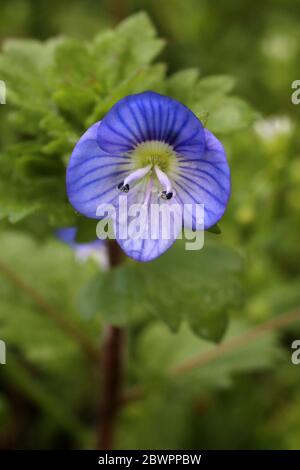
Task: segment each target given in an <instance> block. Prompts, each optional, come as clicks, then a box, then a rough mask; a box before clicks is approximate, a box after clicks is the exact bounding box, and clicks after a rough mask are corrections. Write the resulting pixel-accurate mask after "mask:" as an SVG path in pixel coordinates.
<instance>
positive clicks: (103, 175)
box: [67, 91, 230, 261]
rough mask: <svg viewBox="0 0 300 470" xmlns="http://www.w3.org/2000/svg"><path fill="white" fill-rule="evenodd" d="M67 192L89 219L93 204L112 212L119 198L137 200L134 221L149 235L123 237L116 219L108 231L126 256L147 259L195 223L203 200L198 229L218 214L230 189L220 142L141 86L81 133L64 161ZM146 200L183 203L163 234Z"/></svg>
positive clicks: (173, 105)
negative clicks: (142, 214) (140, 212)
mask: <svg viewBox="0 0 300 470" xmlns="http://www.w3.org/2000/svg"><path fill="white" fill-rule="evenodd" d="M67 193H68V197H69V200H70V202H71V204H72V205H73V207H74V208H75V209H76V210H77V211H78V212H80V213H81V214H83V215H85V216H87V217H90V218H96V219H97V218H98V219H100V218H101V216H99V210H97V209H98V208H99V206H101V205H106V204H110V205H112V206H113V207H115V208H116V211H118V210H120V196H123V198H126V201H127V202H128V206H131V205H133V204H135V203H140V204H142V205H143V207H145V208H146V219H145V220H144V222H145V223H144V224H142V225H143V227H146V226H147V228H148V225H152V228H154V231H155V230H156V235H157V236H156V237H151V238H149V237H144V238H139V239H137V238H136V237H131V236H130V235H129V236H127V238H124V237H123V236H120V234H119V230H118V229H119V228H120V226H119V225H120V224H119V225H118V222H116V220H117V218H115V219H114V223H115V232H116V238H117V241H118V243H119V244H120V245H121V247H122V248H123V249H124V251H125V252H126V253H127V255H129V256H131V257H132V258H134V259H137V260H139V261H150V260H152V259H154V258H156V257H158V256H160V255H161V254H162V253H163V252H164V251H166V250H167V249H168V248H169V247H170V246H171V245H172V244H173V243H174V241H175V238H176V237H177V236H178V234H179V232H180V231H181V229H182V227H185V228H190V229H192V230H197V229H199V226H200V225H199V223H198V220H197V216H196V213H195V210H194V209H195V207H196V206H197V205H201V204H203V205H204V225H203V226H202V227H203V228H204V229H208V228H210V227H212V226H213V225H215V224H216V223H217V222H218V221H219V220H220V218H221V217H222V216H223V214H224V211H225V209H226V206H227V203H228V199H229V195H230V170H229V167H228V163H227V160H226V155H225V151H224V148H223V146H222V144H221V143H220V142H219V140H218V139H217V138H216V137H215V136H214V135H213V134H212V133H211V132H210V131H208V130H207V129H205V128H204V127H203V125H202V123H201V122H200V121H199V119H198V118H197V117H196V116H195V115H194V114H193V112H192V111H190V110H189V109H188V108H187V107H186V106H184V105H183V104H181V103H179V102H178V101H176V100H174V99H172V98H169V97H167V96H162V95H160V94H158V93H154V92H151V91H147V92H144V93H140V94H136V95H130V96H127V97H125V98H123V99H122V100H120V101H119V102H118V103H116V104H115V105H114V106H113V107H112V109H111V110H110V111H109V112H108V113H107V114H106V116H105V117H104V118H103V120H102V121H100V122H97V123H96V124H94V125H92V126H91V127H90V128H89V129H88V130H87V131H86V132H85V134H83V136H82V137H81V138H80V140H79V142H78V143H77V145H76V146H75V148H74V151H73V153H72V156H71V159H70V162H69V165H68V169H67ZM154 204H156V205H159V207H160V206H163V205H164V207H165V206H166V205H169V206H170V207H171V205H174V206H175V205H176V207H177V208H179V209H180V208H184V207H188V208H189V209H188V210H182V211H179V212H178V211H177V214H176V216H175V215H174V217H173V219H172V221H173V224H174V227H173V228H174V230H173V232H172V236H171V237H167V238H166V237H163V236H162V228H161V227H159V228H157V227H154V225H155V223H154V222H153V220H152V218H151V214H152V213H151V206H153V205H154ZM178 213H179V214H180V215H179V218H178ZM126 221H127V223H128V222H129V219H128V218H127V219H126Z"/></svg>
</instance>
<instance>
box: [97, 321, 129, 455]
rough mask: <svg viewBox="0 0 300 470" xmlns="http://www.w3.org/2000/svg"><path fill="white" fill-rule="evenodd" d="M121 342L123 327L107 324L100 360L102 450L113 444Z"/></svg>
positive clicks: (99, 437)
mask: <svg viewBox="0 0 300 470" xmlns="http://www.w3.org/2000/svg"><path fill="white" fill-rule="evenodd" d="M123 343H124V332H123V329H122V328H119V327H116V326H111V325H107V326H106V328H105V331H104V340H103V349H102V360H101V371H102V394H101V403H100V426H99V435H98V446H99V448H100V449H102V450H109V449H112V446H113V435H114V425H115V418H116V414H117V412H118V408H119V404H120V397H121V384H122V368H123V367H122V366H123V364H122V363H123V361H122V356H123Z"/></svg>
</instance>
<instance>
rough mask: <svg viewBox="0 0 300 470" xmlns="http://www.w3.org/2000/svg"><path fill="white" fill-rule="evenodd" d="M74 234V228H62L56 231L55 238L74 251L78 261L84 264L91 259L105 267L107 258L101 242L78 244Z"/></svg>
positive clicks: (75, 230)
mask: <svg viewBox="0 0 300 470" xmlns="http://www.w3.org/2000/svg"><path fill="white" fill-rule="evenodd" d="M76 234H77V228H76V227H63V228H59V229H57V230H56V236H57V238H58V239H59V240H61V241H62V242H64V243H66V244H67V245H69V246H70V247H71V248H72V249H73V250H74V252H75V255H76V258H77V260H78V261H80V262H85V261H87V260H88V259H89V258H92V259H94V260H95V261H96V262H97V264H98V265H100V266H102V267H106V265H107V259H106V258H107V256H106V252H105V245H104V243H103V241H102V240H98V239H96V240H92V241H90V242H86V243H78V242H76Z"/></svg>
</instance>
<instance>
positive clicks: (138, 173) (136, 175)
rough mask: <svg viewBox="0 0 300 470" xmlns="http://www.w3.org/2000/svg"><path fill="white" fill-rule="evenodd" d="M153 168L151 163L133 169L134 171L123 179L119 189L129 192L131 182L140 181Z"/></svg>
mask: <svg viewBox="0 0 300 470" xmlns="http://www.w3.org/2000/svg"><path fill="white" fill-rule="evenodd" d="M150 170H151V165H147V166H145V167H144V168H139V169H138V170H135V171H133V172H132V173H130V175H128V176H127V177H126V178H125V180H124V181H122V182H121V183H120V184H119V185H118V189H119V190H120V191H122V192H123V193H128V191H129V189H130V184H131V183H134V182H135V181H138V180H140V179H142V178H144V176H146V174H147V173H148V172H149V171H150Z"/></svg>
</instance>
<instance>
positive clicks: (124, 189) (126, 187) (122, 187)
mask: <svg viewBox="0 0 300 470" xmlns="http://www.w3.org/2000/svg"><path fill="white" fill-rule="evenodd" d="M118 189H119V190H120V191H122V193H128V191H129V184H125V185H124V181H122V183H120V184H118Z"/></svg>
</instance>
